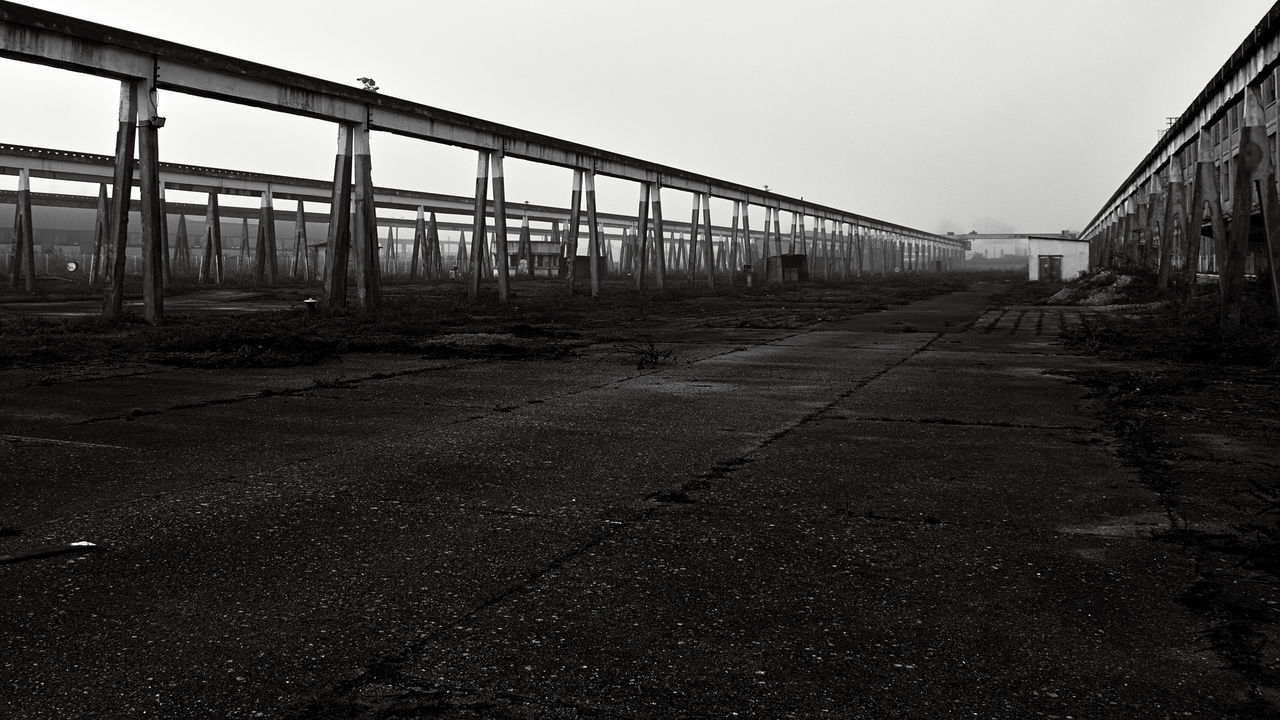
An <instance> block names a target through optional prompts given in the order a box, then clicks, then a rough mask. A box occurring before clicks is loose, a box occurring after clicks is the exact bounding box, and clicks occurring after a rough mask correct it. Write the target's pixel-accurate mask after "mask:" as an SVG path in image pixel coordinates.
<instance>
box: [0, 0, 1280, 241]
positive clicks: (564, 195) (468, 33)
mask: <svg viewBox="0 0 1280 720" xmlns="http://www.w3.org/2000/svg"><path fill="white" fill-rule="evenodd" d="M27 4H30V5H35V6H38V7H41V8H45V9H48V10H52V11H55V12H61V13H65V14H68V15H74V16H77V17H82V18H85V19H89V20H93V21H95V22H101V23H104V24H107V25H114V26H117V27H122V28H125V29H128V30H132V31H135V32H140V33H143V34H147V35H154V36H157V37H161V38H164V39H167V40H172V41H176V42H180V43H184V44H188V45H193V46H196V47H200V48H206V49H209V50H213V51H217V52H221V53H225V54H229V55H234V56H237V57H241V58H245V59H248V60H253V61H256V62H261V63H264V64H267V65H273V66H277V67H282V68H285V69H288V70H293V71H296V72H300V73H304V74H307V75H313V76H317V77H321V78H325V79H328V80H333V81H337V82H340V83H344V84H349V85H351V86H353V87H358V86H359V83H358V82H356V78H357V77H360V76H368V77H372V78H374V79H375V80H376V81H377V82H378V84H379V86H380V87H381V92H382V93H383V94H385V95H391V96H395V97H401V98H405V99H408V100H413V101H417V102H421V103H425V104H428V105H434V106H438V107H441V108H446V109H449V110H453V111H457V112H461V113H466V114H469V115H475V116H478V117H482V118H485V119H488V120H493V121H496V122H500V123H504V124H507V125H513V126H516V127H520V128H524V129H527V130H532V131H535V132H540V133H545V134H547V135H552V136H555V137H560V138H565V139H568V140H573V141H576V142H580V143H585V144H587V145H593V146H597V147H600V148H603V149H606V150H610V151H615V152H620V153H624V154H627V155H632V156H635V157H639V158H643V159H645V160H650V161H654V162H658V163H663V164H667V165H673V166H676V167H680V168H683V169H687V170H691V171H694V172H699V173H704V174H707V175H711V176H713V177H718V178H721V179H724V180H729V181H733V182H740V183H743V184H747V185H753V186H757V187H761V186H764V185H768V186H769V187H770V188H771V189H773V190H775V191H777V192H780V193H783V194H787V195H792V196H797V197H799V196H803V197H805V198H806V199H808V200H812V201H814V202H817V203H821V204H826V205H832V206H836V207H840V208H843V209H847V210H851V211H854V212H858V213H861V214H864V215H870V216H872V217H876V218H879V219H882V220H887V221H890V222H896V223H901V224H904V225H909V226H913V227H917V228H920V229H923V230H928V231H933V232H945V231H957V232H967V231H969V230H973V229H977V230H979V231H988V232H992V231H995V232H999V231H1015V230H1016V231H1022V232H1054V231H1057V230H1062V229H1076V230H1078V229H1080V228H1082V227H1083V226H1084V224H1085V223H1087V222H1088V221H1089V219H1090V218H1091V217H1092V216H1093V215H1094V213H1095V212H1096V211H1097V210H1098V209H1099V208H1100V206H1101V205H1102V203H1103V202H1104V201H1105V200H1106V198H1107V197H1109V196H1110V195H1111V193H1112V192H1113V191H1114V190H1115V188H1116V187H1117V186H1118V185H1119V184H1120V182H1121V181H1122V180H1123V179H1124V178H1125V177H1126V176H1127V175H1128V174H1129V172H1130V171H1131V170H1132V169H1133V167H1134V166H1135V165H1136V164H1137V163H1138V161H1139V160H1140V159H1141V158H1142V156H1143V155H1144V154H1145V153H1146V152H1147V151H1148V150H1149V149H1150V148H1151V147H1152V145H1153V144H1154V143H1155V141H1156V132H1157V130H1159V129H1160V128H1163V127H1164V126H1165V118H1166V117H1167V116H1176V115H1179V114H1180V113H1181V112H1182V110H1183V109H1184V108H1185V107H1186V106H1187V105H1188V104H1189V103H1190V101H1191V100H1192V99H1193V98H1194V97H1195V95H1196V94H1197V93H1199V91H1200V90H1201V89H1202V88H1203V87H1204V85H1205V83H1206V82H1208V80H1209V78H1210V77H1211V76H1212V74H1213V73H1214V72H1215V71H1216V70H1217V69H1218V68H1219V67H1220V66H1221V65H1222V63H1223V62H1224V61H1225V60H1226V59H1227V57H1228V55H1229V54H1230V53H1231V51H1233V50H1234V49H1235V48H1236V47H1237V46H1238V45H1239V44H1240V42H1241V41H1242V40H1243V39H1244V37H1245V36H1246V35H1247V34H1248V33H1249V31H1250V30H1252V28H1253V26H1254V25H1255V24H1256V23H1257V21H1258V20H1259V19H1260V18H1261V17H1262V16H1263V15H1264V14H1265V12H1266V11H1267V9H1268V8H1269V7H1270V5H1271V2H1270V1H1269V0H1201V1H1191V0H1123V1H1117V0H1106V1H1103V0H1072V1H1070V2H1064V1H1063V0H1007V1H999V2H997V1H994V0H886V1H884V2H881V1H878V0H877V1H871V0H834V1H831V2H820V1H805V0H792V1H790V2H786V3H783V2H776V3H768V2H746V1H744V0H737V1H734V2H710V1H707V2H695V1H692V0H642V1H636V2H627V1H602V0H596V1H590V0H539V1H537V2H516V1H515V0H511V1H496V0H495V1H489V2H485V1H475V0H473V1H468V2H460V1H458V0H450V1H449V2H436V1H434V0H406V1H404V2H389V1H386V0H365V2H360V3H350V2H343V3H338V2H318V1H316V0H308V1H307V2H286V1H284V0H253V1H252V2H245V1H243V0H219V2H216V3H196V2H189V1H181V2H178V1H175V2H168V3H156V2H154V0H151V1H149V2H142V1H139V0H110V2H103V1H102V0H32V1H31V2H28V3H27ZM0 81H3V87H4V88H5V93H6V97H5V102H4V105H5V107H6V108H8V109H7V110H6V111H5V112H3V113H2V114H0V142H9V143H16V144H24V145H37V146H44V147H55V148H63V149H70V150H79V151H85V152H96V153H104V154H110V153H112V152H113V147H114V134H115V125H116V120H115V116H116V108H117V102H118V96H117V93H118V88H119V84H118V83H117V82H114V81H110V80H106V79H102V78H94V77H90V76H83V75H76V74H74V73H70V72H67V71H62V70H54V69H50V68H42V67H36V66H32V65H27V64H24V63H18V62H14V61H10V60H0ZM159 104H160V108H159V110H160V114H161V115H164V116H166V117H167V118H168V123H167V124H166V126H165V128H164V130H162V131H161V136H160V155H161V159H163V160H166V161H172V162H181V163H192V164H201V165H212V166H215V167H224V168H233V169H241V170H251V171H257V172H268V173H277V174H285V175H301V176H305V177H313V178H327V177H330V176H331V174H332V171H333V152H334V142H335V138H336V129H335V126H333V125H332V124H329V123H325V122H321V121H317V120H310V119H304V118H297V117H292V116H288V115H282V114H277V113H273V112H270V111H264V110H258V109H252V108H244V107H239V106H234V105H229V104H224V103H218V102H214V101H210V100H203V99H199V98H191V97H184V96H182V95H178V94H175V93H172V92H164V91H162V92H161V94H160V100H159ZM20 108H29V109H33V110H35V111H34V112H22V111H19V110H17V109H20ZM474 172H475V157H474V153H473V152H472V151H464V150H460V149H457V148H448V147H444V146H438V145H432V144H430V143H426V142H423V141H419V140H408V139H404V138H396V137H393V136H389V135H385V134H381V133H379V134H375V136H374V138H373V177H374V182H375V183H377V184H378V185H385V186H392V187H404V188H412V189H420V190H427V191H433V192H446V193H454V194H458V195H470V194H471V193H472V192H473V190H474ZM506 174H507V198H508V202H509V203H511V204H512V205H513V212H518V205H519V203H521V202H524V201H529V202H533V203H546V204H555V205H566V204H567V203H568V197H569V186H570V180H569V178H570V173H569V171H567V170H564V169H560V168H547V167H543V166H535V165H533V164H530V163H526V162H521V161H518V160H515V159H509V160H508V161H507V173H506ZM598 185H599V189H600V195H601V203H602V210H607V211H611V212H627V213H631V212H634V211H635V202H636V197H637V189H636V186H635V185H634V184H632V183H628V182H624V181H618V180H610V179H606V178H601V179H600V181H599V183H598ZM0 187H3V188H12V187H16V180H15V179H14V178H12V177H0ZM33 189H36V190H42V189H45V186H42V185H41V184H40V183H39V181H33ZM76 191H78V192H84V193H86V194H94V193H96V189H94V188H91V187H85V186H81V187H79V188H77V189H76ZM170 196H171V198H173V199H179V200H185V199H187V198H183V197H178V196H176V194H174V193H171V194H170ZM663 200H664V205H667V204H668V203H670V204H671V205H672V207H671V208H670V209H669V210H668V214H669V215H670V217H672V218H673V219H684V217H683V216H684V215H686V214H687V212H688V208H689V206H690V203H689V201H688V199H687V196H686V195H684V194H683V193H678V192H675V191H670V190H669V191H666V192H665V193H664V195H663ZM192 201H194V202H202V199H200V198H198V197H197V198H195V199H193V200H192ZM729 208H730V205H729V203H728V202H727V201H723V202H722V201H715V203H714V204H713V213H716V214H718V215H719V217H717V218H714V219H715V220H716V222H717V223H720V222H723V221H724V220H723V219H724V217H725V215H726V214H727V213H728V212H729ZM756 212H760V211H758V210H757V211H756ZM762 219H763V215H762V214H761V215H760V216H759V218H757V216H756V215H755V214H754V213H753V215H752V222H753V226H757V227H758V225H755V223H758V222H760V221H762Z"/></svg>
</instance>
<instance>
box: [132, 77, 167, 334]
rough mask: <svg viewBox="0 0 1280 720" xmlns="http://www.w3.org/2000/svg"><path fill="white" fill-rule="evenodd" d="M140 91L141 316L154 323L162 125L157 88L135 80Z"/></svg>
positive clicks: (158, 303) (160, 253)
mask: <svg viewBox="0 0 1280 720" xmlns="http://www.w3.org/2000/svg"><path fill="white" fill-rule="evenodd" d="M134 87H135V88H136V90H137V92H138V100H137V104H138V193H139V197H140V198H141V203H140V208H141V215H142V315H143V318H144V319H145V320H146V321H147V322H148V323H149V324H151V325H160V324H163V323H164V256H165V243H164V224H163V218H164V210H163V208H162V207H161V205H160V134H159V129H160V126H161V125H162V124H163V123H164V121H163V120H160V119H159V118H158V117H157V114H156V89H155V86H154V85H152V84H151V82H150V81H144V82H137V83H134Z"/></svg>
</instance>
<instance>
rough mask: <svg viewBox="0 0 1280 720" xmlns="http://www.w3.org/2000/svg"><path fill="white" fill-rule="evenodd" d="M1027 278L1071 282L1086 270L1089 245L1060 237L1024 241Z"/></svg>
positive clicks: (1087, 242) (1036, 237)
mask: <svg viewBox="0 0 1280 720" xmlns="http://www.w3.org/2000/svg"><path fill="white" fill-rule="evenodd" d="M1027 254H1028V255H1029V256H1030V257H1029V258H1028V260H1029V262H1028V263H1027V278H1028V279H1030V280H1051V281H1052V280H1071V279H1072V278H1074V277H1076V276H1077V275H1079V274H1080V273H1083V272H1088V270H1089V241H1088V240H1081V239H1079V238H1072V237H1063V236H1061V235H1030V236H1028V237H1027Z"/></svg>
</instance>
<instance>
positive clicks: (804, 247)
mask: <svg viewBox="0 0 1280 720" xmlns="http://www.w3.org/2000/svg"><path fill="white" fill-rule="evenodd" d="M796 224H797V225H798V226H799V228H800V230H799V240H800V244H799V246H798V247H797V248H796V252H798V253H800V254H801V255H809V254H810V253H809V238H808V236H807V235H806V234H805V230H804V212H803V211H801V212H800V214H799V217H798V218H796ZM807 261H808V259H806V262H807Z"/></svg>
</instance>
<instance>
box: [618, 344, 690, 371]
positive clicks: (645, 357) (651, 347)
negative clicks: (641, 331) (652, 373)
mask: <svg viewBox="0 0 1280 720" xmlns="http://www.w3.org/2000/svg"><path fill="white" fill-rule="evenodd" d="M618 352H620V353H623V354H625V355H630V356H631V358H632V359H633V360H635V363H636V369H637V370H644V369H646V368H656V367H661V366H662V365H664V364H666V363H668V362H674V361H675V357H676V351H675V348H673V347H670V346H667V347H662V346H659V345H658V344H657V343H655V342H654V341H653V338H651V337H649V336H648V335H637V336H636V337H634V338H632V339H630V340H626V341H623V343H622V344H621V345H619V346H618Z"/></svg>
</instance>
